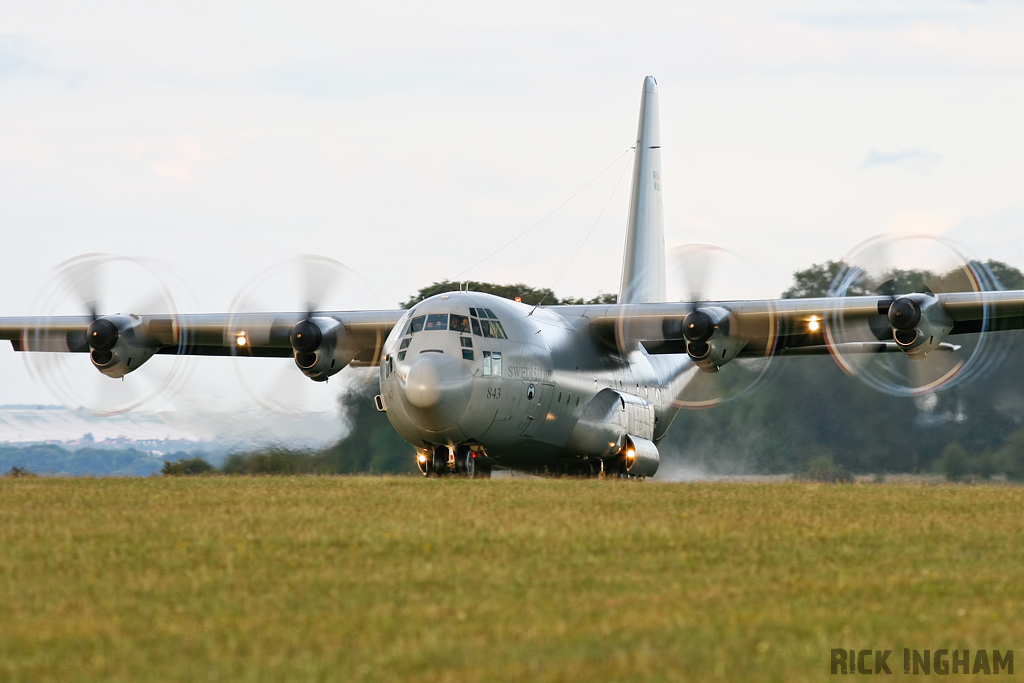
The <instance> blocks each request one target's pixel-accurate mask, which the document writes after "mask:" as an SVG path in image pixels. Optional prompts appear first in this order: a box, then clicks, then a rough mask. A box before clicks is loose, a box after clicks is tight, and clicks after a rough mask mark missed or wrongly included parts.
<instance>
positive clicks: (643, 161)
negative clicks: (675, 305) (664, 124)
mask: <svg viewBox="0 0 1024 683" xmlns="http://www.w3.org/2000/svg"><path fill="white" fill-rule="evenodd" d="M659 119H660V117H659V115H658V82H657V81H656V80H654V76H648V77H647V78H645V79H644V89H643V94H642V95H641V98H640V125H639V126H638V127H637V133H636V138H637V140H636V157H635V159H634V162H633V190H632V193H631V195H630V198H629V222H628V225H627V228H626V248H625V250H624V252H623V255H622V283H621V285H620V286H619V303H620V304H639V303H653V302H657V301H664V300H665V225H664V217H663V214H664V206H663V204H662V200H661V193H662V187H661V124H660V121H659Z"/></svg>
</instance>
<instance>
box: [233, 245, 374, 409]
mask: <svg viewBox="0 0 1024 683" xmlns="http://www.w3.org/2000/svg"><path fill="white" fill-rule="evenodd" d="M372 308H378V306H377V300H376V297H375V296H374V294H373V291H372V290H371V289H370V286H369V285H368V284H367V283H366V281H365V280H364V279H363V278H362V277H360V276H359V275H358V274H357V273H356V272H355V271H353V270H352V269H351V268H349V267H348V266H346V265H344V264H342V263H340V262H338V261H335V260H334V259H330V258H327V257H324V256H316V255H299V256H295V257H294V258H292V259H289V260H287V261H283V262H281V263H278V264H275V265H272V266H270V267H269V268H266V269H265V270H263V271H261V272H260V273H258V274H257V275H256V276H255V277H253V278H252V279H251V280H250V281H249V282H248V283H247V284H246V285H245V286H244V287H242V289H241V290H240V291H239V292H238V294H237V295H236V296H235V298H234V301H232V303H231V308H230V315H229V330H228V334H229V335H231V336H232V339H230V340H228V341H229V343H230V344H231V348H232V349H233V353H234V355H236V356H249V355H251V354H252V351H251V350H250V349H251V344H238V343H236V338H235V335H236V334H237V331H238V330H241V329H242V328H243V327H245V326H244V325H242V324H241V323H242V321H243V319H244V318H245V316H246V314H250V313H266V312H268V311H285V312H291V313H286V314H284V315H282V316H281V317H280V318H279V320H280V322H279V323H278V324H279V325H280V326H284V328H285V329H287V332H288V340H289V342H290V343H291V345H292V347H293V348H294V349H295V351H296V352H297V357H296V359H295V360H296V361H298V362H299V363H300V364H303V363H307V362H311V360H309V359H310V358H311V357H312V356H313V354H314V353H315V352H316V350H317V349H318V348H319V347H320V344H321V342H322V341H323V332H322V331H321V329H320V327H319V326H318V325H317V324H316V323H314V322H312V321H311V320H310V319H311V318H314V317H317V318H319V317H322V316H324V315H327V314H329V312H331V311H351V310H358V309H372ZM296 313H297V314H298V315H296ZM266 319H267V321H268V322H270V321H272V320H273V318H272V317H267V318H266ZM247 333H248V334H249V335H250V336H249V339H251V340H252V341H253V342H257V345H258V342H259V341H260V340H261V336H260V335H266V334H269V330H266V329H264V330H260V329H256V330H250V331H248V332H247ZM383 341H384V340H383V339H381V340H379V342H380V343H383ZM304 367H305V365H304ZM235 370H236V372H237V374H238V377H239V380H240V381H241V383H242V385H243V387H245V390H246V391H247V392H248V394H249V395H250V396H251V397H252V399H253V400H254V401H256V402H257V403H258V404H260V405H261V406H263V407H264V408H267V409H269V410H272V411H274V412H277V413H281V414H286V415H295V414H301V413H310V412H324V411H334V410H335V408H336V404H337V399H338V394H339V393H341V391H342V388H343V386H342V385H343V382H314V381H311V380H310V379H309V378H308V377H306V376H304V375H303V374H302V372H300V371H299V369H298V368H297V367H296V362H295V361H293V360H291V359H283V358H246V359H245V360H244V361H242V360H239V361H236V363H235Z"/></svg>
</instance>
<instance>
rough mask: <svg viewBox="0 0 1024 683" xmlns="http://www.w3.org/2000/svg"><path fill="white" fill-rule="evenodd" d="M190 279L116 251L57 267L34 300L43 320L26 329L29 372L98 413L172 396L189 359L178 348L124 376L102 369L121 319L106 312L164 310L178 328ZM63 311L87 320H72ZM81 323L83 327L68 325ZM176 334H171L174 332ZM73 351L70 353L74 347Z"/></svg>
mask: <svg viewBox="0 0 1024 683" xmlns="http://www.w3.org/2000/svg"><path fill="white" fill-rule="evenodd" d="M187 289H188V288H187V286H186V285H185V283H184V280H182V279H181V278H180V277H178V276H177V275H176V274H175V273H174V272H173V271H172V270H171V269H170V268H169V267H168V266H166V265H165V264H162V263H160V262H158V261H154V260H150V259H139V258H128V257H125V256H117V255H113V254H84V255H81V256H77V257H75V258H72V259H69V260H67V261H64V262H63V263H61V264H59V265H58V266H57V267H56V268H55V269H54V271H53V274H52V276H51V277H50V279H49V280H48V281H47V283H46V285H45V286H44V287H43V289H42V291H41V292H40V294H39V296H38V297H37V303H36V306H35V308H36V315H37V316H39V318H40V319H41V322H40V323H39V324H38V325H36V327H35V328H33V329H31V330H28V331H27V334H26V335H25V339H24V344H25V348H26V350H27V351H30V352H29V353H25V354H24V355H23V358H24V360H25V364H26V366H27V367H28V370H29V372H30V374H31V375H32V376H33V377H34V378H36V379H37V380H39V381H41V382H42V383H43V384H45V385H46V386H47V388H48V389H49V390H50V391H51V392H52V393H53V395H54V396H55V397H56V398H57V399H58V400H60V401H61V402H62V403H64V404H65V405H67V406H68V407H70V408H81V409H84V410H87V411H89V412H91V413H94V414H96V415H115V414H118V413H123V412H126V411H128V410H132V409H134V408H139V407H141V406H144V405H150V404H152V403H154V402H155V401H156V400H157V399H164V400H167V399H169V398H171V397H172V396H173V395H174V394H175V393H176V392H177V391H178V390H179V389H180V388H181V387H182V385H183V383H184V381H185V379H186V378H187V375H188V372H189V370H190V366H189V365H188V364H187V363H186V362H184V359H183V358H182V357H181V356H178V355H173V354H169V355H158V356H155V357H153V358H151V359H149V360H148V361H146V363H147V367H146V368H145V369H139V370H138V371H136V372H132V373H131V374H130V375H128V376H125V377H124V378H122V380H120V381H119V380H117V379H112V378H110V377H106V376H104V375H103V374H101V372H100V371H98V370H97V368H96V367H94V365H93V362H90V355H91V357H92V360H93V361H95V362H96V363H99V364H100V365H103V364H104V363H107V362H109V361H110V360H111V359H112V353H111V349H113V348H114V347H115V346H116V345H117V342H118V340H119V331H118V327H117V325H115V324H114V323H113V322H112V321H111V320H109V319H108V318H106V317H104V316H109V315H117V314H125V315H129V314H133V315H137V316H145V315H159V316H160V317H161V318H164V319H170V321H171V325H170V332H169V334H171V335H174V334H177V330H178V310H179V301H180V300H181V299H182V298H183V297H186V296H187ZM65 316H75V317H78V318H80V319H82V318H84V319H85V321H89V325H88V327H87V329H86V331H85V332H84V334H83V333H82V332H80V331H78V330H80V329H81V325H82V324H83V323H82V322H78V323H77V324H75V325H70V326H69V325H67V323H66V320H67V319H66V318H65ZM69 327H77V330H72V329H69ZM172 340H173V338H172ZM69 352H70V353H69Z"/></svg>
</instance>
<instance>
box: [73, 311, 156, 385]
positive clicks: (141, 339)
mask: <svg viewBox="0 0 1024 683" xmlns="http://www.w3.org/2000/svg"><path fill="white" fill-rule="evenodd" d="M167 322H168V323H170V322H171V321H169V320H168V321H167ZM85 343H86V344H88V346H89V358H90V359H91V360H92V364H93V365H94V366H95V367H96V369H97V370H99V371H100V372H102V373H103V374H104V375H106V376H107V377H113V378H115V379H117V378H121V377H124V376H125V375H127V374H128V373H129V372H133V371H135V370H137V369H138V368H139V366H141V365H142V364H143V363H145V362H146V361H147V360H149V359H150V358H152V357H153V354H155V353H156V352H157V351H158V350H159V348H160V342H159V341H158V340H157V339H155V338H154V337H153V335H151V334H149V333H147V331H146V329H145V326H144V325H143V323H142V320H141V319H139V318H137V317H135V316H131V315H113V316H105V317H102V318H97V319H96V320H94V321H93V322H92V323H91V324H90V325H89V327H88V329H87V330H86V333H85Z"/></svg>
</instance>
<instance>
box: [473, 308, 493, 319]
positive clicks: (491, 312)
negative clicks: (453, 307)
mask: <svg viewBox="0 0 1024 683" xmlns="http://www.w3.org/2000/svg"><path fill="white" fill-rule="evenodd" d="M477 310H480V309H477ZM483 310H485V311H487V317H488V318H497V317H498V316H496V315H494V311H492V310H491V309H489V308H485V309H483ZM481 317H483V316H481Z"/></svg>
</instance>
